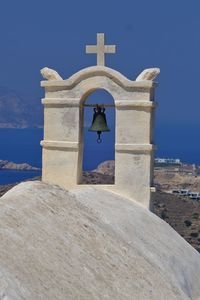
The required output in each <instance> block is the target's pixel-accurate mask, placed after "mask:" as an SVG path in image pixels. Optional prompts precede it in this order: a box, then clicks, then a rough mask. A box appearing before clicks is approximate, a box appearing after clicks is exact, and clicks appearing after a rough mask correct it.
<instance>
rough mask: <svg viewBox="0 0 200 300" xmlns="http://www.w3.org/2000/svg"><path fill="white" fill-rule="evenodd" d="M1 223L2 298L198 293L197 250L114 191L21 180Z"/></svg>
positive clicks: (186, 299) (2, 205) (179, 298)
mask: <svg viewBox="0 0 200 300" xmlns="http://www.w3.org/2000/svg"><path fill="white" fill-rule="evenodd" d="M0 228H1V230H0V240H1V243H0V299H4V300H14V299H15V300H23V299H28V300H36V299H43V300H46V299H54V300H63V299H87V300H94V299H96V300H106V299H115V300H121V299H126V300H133V299H142V300H150V299H151V300H157V299H159V300H164V299H170V300H198V299H200V290H199V286H200V256H199V253H198V252H197V251H196V250H195V249H193V248H192V247H191V246H190V245H189V244H188V243H187V242H186V241H185V240H184V239H183V238H182V237H181V236H179V235H178V233H176V232H175V231H174V230H173V229H172V228H171V227H170V226H169V225H168V224H167V223H165V222H164V221H163V220H161V219H160V218H158V217H157V216H155V215H154V214H152V213H151V212H149V211H148V210H147V209H144V208H143V207H141V206H139V205H138V204H136V203H135V202H133V201H129V200H127V199H126V198H123V197H120V196H117V195H115V194H114V193H110V192H108V191H104V190H102V189H101V190H100V189H98V188H97V187H96V188H95V187H89V186H88V187H85V188H82V187H81V188H80V189H76V190H74V191H70V192H68V191H65V190H62V189H60V188H58V187H57V186H52V185H48V184H45V183H42V182H39V181H38V182H37V181H36V182H26V183H21V184H20V185H18V186H16V187H14V188H13V189H12V190H10V191H9V192H7V193H6V194H5V195H4V196H3V197H2V198H1V201H0Z"/></svg>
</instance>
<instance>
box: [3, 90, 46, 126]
mask: <svg viewBox="0 0 200 300" xmlns="http://www.w3.org/2000/svg"><path fill="white" fill-rule="evenodd" d="M42 109H43V107H42V105H41V104H40V99H35V98H31V97H24V96H22V95H19V94H18V93H17V92H15V91H13V90H11V89H9V88H5V87H1V86H0V128H27V127H41V126H42V123H43V122H42V115H43V114H42Z"/></svg>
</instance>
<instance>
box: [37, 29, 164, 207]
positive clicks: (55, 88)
mask: <svg viewBox="0 0 200 300" xmlns="http://www.w3.org/2000/svg"><path fill="white" fill-rule="evenodd" d="M86 52H87V53H96V54H97V65H96V66H92V67H89V68H85V69H83V70H80V71H79V72H77V73H76V74H74V75H72V76H71V77H69V78H68V79H65V80H63V79H62V78H61V77H60V76H59V75H58V73H57V72H56V71H54V70H51V69H48V68H44V69H42V70H41V73H42V75H43V77H44V78H45V79H47V80H45V81H42V82H41V86H42V87H44V88H45V98H44V99H42V103H43V105H44V140H43V141H41V145H42V147H43V154H42V163H43V167H42V180H43V181H45V182H48V183H51V184H57V185H59V186H60V187H62V188H65V189H67V190H70V189H73V188H75V187H77V186H79V187H84V185H81V184H80V182H81V174H82V157H83V109H84V102H85V100H86V98H87V96H88V95H89V94H90V93H92V92H94V91H95V90H97V89H104V90H106V91H107V92H109V93H110V94H111V95H112V97H113V99H114V105H115V109H116V129H115V135H116V137H115V141H116V142H115V183H114V184H113V185H98V187H99V188H103V189H109V190H111V191H113V192H114V193H117V194H119V195H122V196H125V197H127V198H129V199H132V200H135V201H137V202H139V203H141V204H142V205H144V206H146V207H147V208H149V206H150V198H151V192H152V190H153V164H154V143H153V124H154V109H155V106H156V105H155V102H154V90H155V86H156V84H155V83H154V82H153V80H154V79H155V77H156V76H157V75H158V74H159V69H158V68H153V69H147V70H144V71H143V72H142V73H141V74H140V75H139V76H138V77H137V78H136V80H135V81H132V80H129V79H127V78H126V77H125V76H123V75H122V74H120V73H119V72H117V71H115V70H113V69H110V68H108V67H106V66H105V54H106V53H115V46H114V45H105V44H104V34H102V33H99V34H97V45H92V46H86ZM95 186H97V185H95Z"/></svg>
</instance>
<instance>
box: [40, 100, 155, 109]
mask: <svg viewBox="0 0 200 300" xmlns="http://www.w3.org/2000/svg"><path fill="white" fill-rule="evenodd" d="M42 104H44V105H45V106H49V107H60V106H69V107H79V106H82V104H81V101H80V99H79V98H60V99H59V98H44V99H42ZM156 106H157V103H156V102H154V101H143V100H141V101H138V100H115V107H116V108H117V109H124V108H127V109H129V108H134V107H135V108H137V107H138V108H139V107H141V108H143V107H144V108H155V107H156Z"/></svg>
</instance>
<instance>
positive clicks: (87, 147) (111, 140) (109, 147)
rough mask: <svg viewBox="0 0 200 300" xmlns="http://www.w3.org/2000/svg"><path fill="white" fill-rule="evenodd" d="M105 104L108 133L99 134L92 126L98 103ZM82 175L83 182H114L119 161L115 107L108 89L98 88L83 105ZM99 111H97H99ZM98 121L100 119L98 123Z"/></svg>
mask: <svg viewBox="0 0 200 300" xmlns="http://www.w3.org/2000/svg"><path fill="white" fill-rule="evenodd" d="M101 104H104V107H103V109H102V110H101V112H103V111H104V109H105V115H106V121H107V126H108V128H109V129H110V131H108V132H102V134H101V140H102V142H100V143H98V142H97V139H98V134H97V132H95V131H89V129H91V125H92V121H93V117H94V109H96V105H100V107H101V108H102V106H101ZM82 112H83V114H82V118H83V124H82V128H83V129H82V130H83V131H82V134H81V136H82V139H83V140H82V145H83V147H82V174H81V176H80V178H81V181H80V183H81V184H114V160H115V106H114V99H113V97H112V96H111V95H110V94H109V93H108V92H107V91H105V90H102V89H98V90H96V91H94V92H92V93H91V94H90V95H89V96H87V98H86V99H85V101H84V103H83V105H82ZM96 112H97V110H96ZM97 123H98V122H97Z"/></svg>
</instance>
